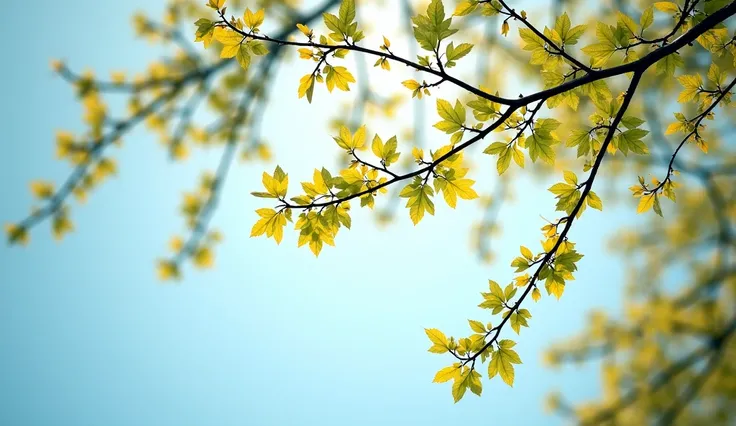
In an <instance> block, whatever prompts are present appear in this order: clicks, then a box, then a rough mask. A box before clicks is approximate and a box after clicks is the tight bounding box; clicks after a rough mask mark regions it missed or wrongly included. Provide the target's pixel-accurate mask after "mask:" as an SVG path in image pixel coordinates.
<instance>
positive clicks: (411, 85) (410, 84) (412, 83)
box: [401, 80, 421, 90]
mask: <svg viewBox="0 0 736 426" xmlns="http://www.w3.org/2000/svg"><path fill="white" fill-rule="evenodd" d="M401 84H403V85H404V87H406V88H407V89H409V90H417V89H419V88H420V87H421V85H420V84H419V82H418V81H416V80H405V81H403V82H402V83H401Z"/></svg>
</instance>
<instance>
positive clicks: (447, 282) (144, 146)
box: [0, 0, 628, 426]
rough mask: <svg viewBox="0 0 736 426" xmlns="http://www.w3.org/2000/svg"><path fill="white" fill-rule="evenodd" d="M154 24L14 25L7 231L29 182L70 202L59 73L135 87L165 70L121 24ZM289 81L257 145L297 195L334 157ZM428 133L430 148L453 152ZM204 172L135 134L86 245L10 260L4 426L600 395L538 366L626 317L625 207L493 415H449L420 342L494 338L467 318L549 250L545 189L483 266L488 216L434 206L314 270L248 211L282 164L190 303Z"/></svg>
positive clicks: (268, 415) (423, 418)
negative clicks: (609, 243)
mask: <svg viewBox="0 0 736 426" xmlns="http://www.w3.org/2000/svg"><path fill="white" fill-rule="evenodd" d="M141 8H143V9H146V10H154V11H156V10H160V9H161V8H162V5H161V4H159V3H156V2H152V1H148V0H128V1H124V2H111V1H110V2H92V1H88V0H68V1H65V2H58V1H51V0H37V1H34V2H31V3H28V2H9V3H8V4H7V5H6V6H5V7H4V10H5V12H4V15H5V16H6V17H8V19H6V20H5V21H6V22H5V23H4V25H3V26H2V27H1V28H0V32H1V33H2V36H3V37H2V39H4V40H16V41H15V42H12V43H6V45H5V48H4V49H5V51H4V56H3V63H4V65H3V67H2V70H0V87H1V91H0V93H2V94H3V98H4V101H3V102H0V117H1V118H0V120H1V121H2V126H1V129H2V134H0V148H1V151H0V152H1V154H0V194H1V195H2V202H1V203H0V222H3V223H4V222H12V221H17V220H19V219H21V218H22V217H24V215H26V214H27V213H28V210H29V207H30V206H31V205H32V199H31V197H30V194H29V191H28V182H30V181H31V180H32V179H38V178H43V179H52V180H54V181H56V182H57V183H58V182H61V181H62V179H63V178H64V177H65V176H66V174H67V173H68V172H69V170H68V168H67V167H66V166H65V165H63V164H60V163H58V162H56V161H55V160H54V147H53V136H54V131H55V130H56V129H59V128H68V129H72V130H79V129H80V124H79V123H80V119H79V114H80V109H79V106H78V105H77V104H76V103H75V100H74V98H73V93H72V91H71V89H70V87H68V85H67V84H65V83H64V82H63V81H61V80H60V79H58V78H55V77H54V76H53V75H52V73H51V71H50V70H49V66H48V62H49V59H50V58H52V57H54V58H59V57H61V58H65V59H67V61H68V62H69V64H70V65H71V66H72V67H73V68H74V69H81V68H83V67H84V66H85V65H89V66H91V67H93V68H95V69H97V70H99V71H100V75H106V73H107V71H109V70H113V69H126V70H140V69H142V68H143V67H144V66H145V65H146V63H147V62H148V61H149V60H151V59H152V58H155V57H156V54H157V52H156V50H155V49H151V47H150V46H148V45H147V44H146V43H145V42H142V41H138V40H134V39H133V34H132V30H131V29H130V26H129V22H130V19H129V17H130V15H131V13H132V12H133V11H134V10H136V9H141ZM294 55H296V53H294ZM295 63H296V62H295ZM296 64H297V65H295V66H293V67H289V69H287V70H284V71H282V72H281V73H280V74H279V77H278V78H279V81H281V82H283V84H281V85H280V87H279V88H278V89H277V93H276V94H275V95H274V96H273V99H275V100H276V101H275V102H274V103H273V104H272V105H271V106H269V112H268V113H267V115H266V121H265V126H264V128H265V129H267V130H266V133H267V135H268V138H269V140H270V141H272V142H274V146H275V148H274V153H275V156H276V159H277V160H278V162H279V164H281V165H282V166H283V167H284V168H285V169H286V170H287V171H289V172H290V173H291V174H292V176H293V177H292V182H298V181H299V180H300V179H301V180H305V179H306V178H307V176H309V175H311V170H312V169H313V168H314V167H316V166H321V165H322V164H328V165H329V164H332V162H333V158H334V156H335V155H334V154H335V151H334V150H333V143H332V141H331V138H330V135H329V134H328V132H327V130H326V126H325V125H324V121H323V118H324V114H322V113H321V110H320V109H319V108H320V107H319V105H317V106H312V107H310V106H309V105H308V104H307V103H306V102H302V101H297V99H296V85H297V83H298V77H299V76H300V75H301V74H304V72H305V71H304V70H303V69H301V68H299V66H298V65H299V64H298V63H296ZM319 96H321V97H324V98H326V97H327V94H326V93H319ZM286 111H288V113H287V112H286ZM431 120H434V117H433V116H430V119H429V120H428V121H431ZM426 134H430V135H433V136H432V138H433V139H430V140H429V141H428V143H430V144H432V145H433V146H439V144H441V143H444V141H445V139H444V137H443V136H442V135H441V134H438V132H434V131H431V130H429V131H428V132H427V133H426ZM312 144H317V145H319V146H318V148H317V149H316V150H317V154H315V155H314V156H308V157H307V158H306V159H305V158H304V156H303V155H301V154H300V152H301V151H302V150H303V149H304V148H305V146H311V145H312ZM195 154H196V155H195V157H196V158H195V159H194V160H192V161H190V162H188V163H186V164H184V165H171V164H169V163H168V161H167V158H166V153H165V152H164V151H163V150H162V149H161V148H160V146H159V145H158V144H157V142H156V141H155V140H154V138H152V137H151V136H150V135H148V134H146V132H145V131H143V130H138V131H136V132H134V133H132V134H131V135H129V136H128V137H126V138H125V146H124V147H123V148H122V149H121V150H120V151H119V153H118V154H117V155H116V157H117V159H118V160H119V166H120V176H119V177H118V178H116V179H113V180H111V181H109V182H108V183H106V184H105V185H104V186H103V187H101V188H100V189H99V190H98V191H96V192H95V193H93V194H92V195H91V197H90V199H89V201H88V203H87V204H86V205H84V206H75V207H74V208H73V210H72V217H73V220H74V221H75V223H76V225H77V231H76V232H75V233H73V234H71V235H70V236H69V237H68V238H67V239H66V240H65V241H64V242H63V243H61V244H57V243H56V242H55V241H54V240H53V239H52V237H51V235H50V232H49V230H48V228H49V225H48V224H43V225H41V226H40V227H39V228H37V229H35V230H34V232H33V233H32V242H31V245H30V246H29V247H26V248H10V247H7V246H6V245H4V244H2V245H0V342H1V343H0V424H4V425H19V426H21V425H51V424H54V425H109V426H114V425H253V426H270V425H321V426H329V425H346V424H349V425H355V426H363V425H375V424H385V425H413V424H425V425H435V424H436V425H447V424H453V423H451V422H456V421H458V420H459V419H479V418H485V419H488V422H491V421H492V422H493V423H494V424H496V423H504V422H514V423H515V424H523V425H547V424H558V423H561V420H560V419H559V418H556V417H549V416H547V415H545V414H544V413H543V409H542V400H543V396H544V395H545V394H546V393H547V392H548V391H550V390H555V389H556V390H560V391H562V392H563V393H564V394H565V395H566V396H568V397H569V398H570V399H573V400H579V399H582V398H586V399H587V398H592V397H595V395H598V393H599V389H598V371H597V368H595V367H586V368H569V369H563V370H559V371H555V370H550V369H547V368H546V367H544V366H543V365H542V363H541V354H542V351H543V350H544V349H545V348H547V347H548V346H549V345H550V344H551V343H552V342H555V341H558V340H559V339H561V338H563V337H566V336H570V335H571V334H573V333H574V332H575V331H576V330H578V329H579V328H580V327H581V325H582V324H584V323H585V321H586V318H587V317H586V312H587V311H588V310H589V309H591V308H593V307H600V306H605V307H607V309H609V310H610V311H612V312H616V311H617V310H618V308H619V305H620V294H621V289H622V287H621V282H622V279H623V275H622V273H621V263H620V261H619V260H617V259H614V258H611V257H610V255H609V254H608V253H607V252H606V251H605V249H604V245H605V238H606V236H610V235H611V233H612V232H613V231H615V230H616V229H619V228H620V227H621V226H624V225H626V221H625V220H624V218H625V217H628V216H622V214H621V210H620V209H616V208H610V209H607V211H606V212H605V213H599V212H595V211H592V212H589V213H588V214H586V215H585V216H584V217H583V218H582V219H581V220H580V221H579V223H578V224H576V227H575V229H574V231H573V232H572V234H571V238H572V239H573V240H574V241H576V242H577V243H578V248H579V250H580V251H581V252H583V253H585V254H586V257H585V259H584V260H583V261H582V262H581V263H580V267H581V270H580V271H579V273H577V274H576V278H577V280H576V281H574V282H572V283H571V284H570V285H569V286H568V288H567V290H566V292H565V295H564V297H563V298H562V300H561V301H559V302H557V301H555V300H554V298H551V297H545V298H543V300H542V302H540V303H538V304H536V305H534V306H533V309H532V313H533V315H534V317H533V318H532V320H531V323H530V325H531V328H528V329H524V330H523V331H522V334H521V336H520V337H517V336H515V335H512V334H511V333H512V332H511V330H508V331H507V333H508V334H505V336H507V337H510V338H513V339H515V340H517V341H518V345H517V349H518V352H519V353H520V355H521V358H522V360H523V361H524V364H523V365H521V366H518V368H517V373H516V383H515V386H514V388H513V389H512V388H509V387H508V386H506V385H505V384H504V383H503V382H502V381H501V380H500V379H499V378H496V379H494V380H493V381H491V382H488V381H487V380H485V381H484V391H483V394H484V395H483V397H482V398H477V397H475V396H474V395H471V394H468V395H467V396H466V397H465V398H464V400H463V401H461V402H460V403H458V404H453V402H452V398H451V395H450V386H449V384H444V385H437V384H432V383H431V380H432V377H433V375H434V373H435V372H436V370H438V369H439V368H441V367H444V366H446V365H448V364H450V359H449V358H448V357H447V356H438V355H433V354H430V353H428V352H427V348H428V347H429V341H428V340H427V338H426V336H425V334H424V331H423V328H424V327H437V328H440V329H442V330H444V331H446V332H448V333H456V334H462V333H466V332H467V322H466V320H467V318H473V319H482V320H487V319H488V316H487V315H486V312H483V311H482V310H480V309H478V308H476V305H477V304H478V303H479V302H480V295H479V292H480V291H485V290H486V288H487V280H488V279H489V278H494V279H496V280H497V281H499V282H502V283H504V282H507V281H508V280H510V278H511V277H512V274H511V269H510V268H509V267H508V266H507V265H508V264H509V262H510V260H511V259H512V258H513V257H515V256H516V255H517V253H518V246H519V245H520V244H525V245H528V246H532V245H535V244H538V241H539V239H540V238H539V227H540V226H541V225H542V224H543V223H542V220H541V219H540V218H539V214H540V213H542V214H545V215H548V216H550V217H551V216H553V214H552V212H551V210H552V209H551V207H552V206H553V205H554V203H553V200H552V196H551V194H549V193H548V192H546V191H545V188H546V187H547V186H548V185H543V184H539V183H536V184H531V183H530V184H526V185H524V188H525V189H524V192H523V193H520V194H518V196H517V197H516V202H515V204H510V205H508V206H504V208H503V209H502V212H501V216H500V218H499V220H500V222H501V223H502V224H503V234H502V236H501V237H500V238H498V239H497V240H495V241H494V245H495V247H496V248H497V252H498V261H497V262H496V263H494V264H493V265H491V266H490V267H489V266H488V265H482V264H480V263H478V261H477V260H476V256H475V254H474V253H473V252H472V251H471V249H470V247H469V244H468V240H469V229H470V224H471V223H472V222H473V221H475V220H477V219H478V218H479V217H480V215H481V211H480V209H479V208H478V206H477V205H475V204H473V203H467V202H466V203H462V202H461V203H460V206H459V208H458V209H457V211H451V210H450V209H448V208H438V211H437V216H436V217H427V218H425V219H424V220H423V221H422V222H421V224H420V225H419V226H417V227H414V226H412V224H411V221H410V220H409V218H408V214H406V212H405V211H402V212H401V214H400V219H399V220H398V222H396V223H395V224H394V225H393V226H391V227H390V228H388V230H379V228H378V227H377V226H376V225H375V224H374V221H372V220H370V217H368V216H367V215H365V214H362V213H359V214H357V215H356V217H355V218H354V221H353V223H354V229H353V230H351V231H349V232H342V233H341V234H340V235H339V237H338V239H337V248H329V247H327V248H326V249H325V250H324V251H323V253H322V254H321V255H320V257H319V259H315V258H314V256H313V255H312V254H311V253H310V252H309V251H308V250H307V249H305V248H302V249H297V248H296V234H295V233H294V232H287V234H286V237H285V239H284V242H283V243H282V245H281V246H280V247H277V246H276V245H275V244H274V243H273V241H272V240H266V239H250V238H248V236H249V232H250V227H251V226H252V224H253V222H254V220H255V214H254V213H253V211H254V210H255V209H256V208H258V207H262V206H263V204H262V203H261V202H260V201H262V200H258V199H254V198H253V197H250V196H249V192H250V191H252V190H257V189H258V186H259V185H260V173H261V171H262V170H264V169H268V170H272V169H273V164H268V165H263V164H247V165H244V166H241V167H239V168H237V169H236V170H234V171H233V173H231V175H230V178H229V180H228V184H227V187H226V190H225V193H224V198H223V202H222V203H221V207H220V210H219V211H218V213H217V215H216V218H215V221H214V222H215V225H216V226H217V227H218V228H220V229H221V230H223V231H224V232H225V237H226V239H225V242H224V243H223V244H222V245H221V246H219V247H218V249H217V267H216V269H214V270H213V271H209V272H194V271H190V270H188V271H187V274H186V278H185V279H184V280H183V281H182V282H181V283H180V284H179V285H162V284H161V283H159V282H157V281H156V279H155V273H154V259H155V258H157V257H159V256H161V255H162V254H164V253H165V250H166V241H167V240H168V238H169V237H170V236H171V235H173V234H175V233H179V232H181V231H182V224H181V220H180V217H179V216H178V214H177V209H178V205H179V202H180V194H181V192H182V191H183V190H187V189H190V188H192V187H193V186H194V185H196V180H197V178H198V171H199V170H200V169H202V168H203V167H212V166H213V165H214V164H215V163H216V161H217V159H218V153H217V152H214V151H213V152H196V153H195ZM317 155H322V156H326V158H328V160H320V159H319V157H318V156H317ZM478 161H486V162H487V163H488V167H487V168H486V169H484V170H480V171H477V172H476V175H475V176H474V177H475V178H476V179H477V180H478V181H479V182H480V183H479V185H482V187H483V188H491V187H492V183H493V180H494V179H495V167H494V163H493V162H492V161H491V160H490V159H488V158H487V157H486V158H481V157H478ZM614 219H615V220H614ZM612 223H615V225H611V224H612Z"/></svg>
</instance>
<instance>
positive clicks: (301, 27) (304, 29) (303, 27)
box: [296, 24, 312, 37]
mask: <svg viewBox="0 0 736 426" xmlns="http://www.w3.org/2000/svg"><path fill="white" fill-rule="evenodd" d="M296 27H297V28H299V31H301V32H302V34H304V35H305V36H307V37H309V35H310V34H312V30H310V29H309V27H308V26H306V25H304V24H296Z"/></svg>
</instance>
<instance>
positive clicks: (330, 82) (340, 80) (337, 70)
mask: <svg viewBox="0 0 736 426" xmlns="http://www.w3.org/2000/svg"><path fill="white" fill-rule="evenodd" d="M325 83H326V84H327V90H328V91H329V92H332V89H334V88H335V87H337V88H338V89H340V90H342V91H344V92H349V91H350V87H349V86H348V84H349V83H355V77H353V75H352V74H350V71H348V70H347V68H345V67H330V69H329V71H328V73H327V79H326V80H325Z"/></svg>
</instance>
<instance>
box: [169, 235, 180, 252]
mask: <svg viewBox="0 0 736 426" xmlns="http://www.w3.org/2000/svg"><path fill="white" fill-rule="evenodd" d="M183 247H184V241H183V240H182V239H181V238H180V237H172V238H171V241H169V248H170V249H171V251H173V252H176V253H178V252H179V251H181V249H182V248H183Z"/></svg>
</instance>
